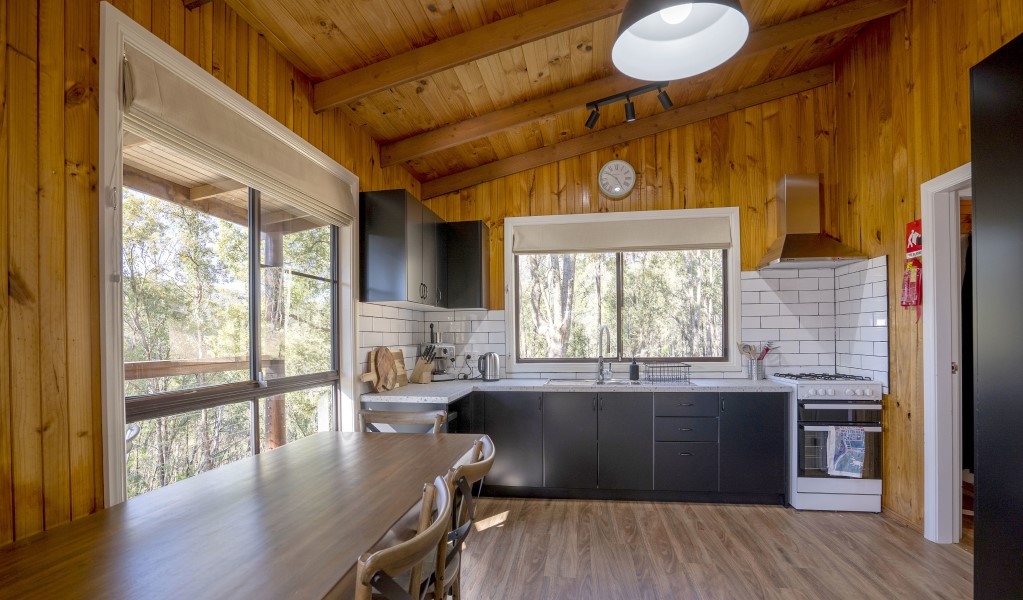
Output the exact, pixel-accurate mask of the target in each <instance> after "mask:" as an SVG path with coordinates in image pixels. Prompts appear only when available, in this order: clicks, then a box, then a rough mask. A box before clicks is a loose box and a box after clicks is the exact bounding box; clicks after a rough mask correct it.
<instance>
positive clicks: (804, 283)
mask: <svg viewBox="0 0 1023 600" xmlns="http://www.w3.org/2000/svg"><path fill="white" fill-rule="evenodd" d="M819 287H820V283H819V282H818V281H817V278H816V277H813V278H808V279H786V280H784V281H782V282H781V289H783V290H813V291H816V290H817V289H819Z"/></svg>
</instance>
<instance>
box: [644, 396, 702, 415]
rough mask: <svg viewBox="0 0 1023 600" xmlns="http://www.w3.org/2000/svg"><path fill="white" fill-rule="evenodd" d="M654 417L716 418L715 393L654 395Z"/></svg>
mask: <svg viewBox="0 0 1023 600" xmlns="http://www.w3.org/2000/svg"><path fill="white" fill-rule="evenodd" d="M654 416H657V417H716V416H718V394H717V392H667V393H658V394H654Z"/></svg>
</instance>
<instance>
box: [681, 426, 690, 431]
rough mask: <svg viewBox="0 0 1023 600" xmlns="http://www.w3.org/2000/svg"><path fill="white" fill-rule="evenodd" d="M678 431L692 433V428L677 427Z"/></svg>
mask: <svg viewBox="0 0 1023 600" xmlns="http://www.w3.org/2000/svg"><path fill="white" fill-rule="evenodd" d="M678 430H679V431H692V430H693V428H692V427H679V428H678Z"/></svg>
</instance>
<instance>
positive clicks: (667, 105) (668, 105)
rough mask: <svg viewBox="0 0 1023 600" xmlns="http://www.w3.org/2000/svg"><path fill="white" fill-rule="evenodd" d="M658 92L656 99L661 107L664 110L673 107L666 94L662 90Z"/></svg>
mask: <svg viewBox="0 0 1023 600" xmlns="http://www.w3.org/2000/svg"><path fill="white" fill-rule="evenodd" d="M658 91H659V92H660V94H657V99H658V100H660V101H661V106H662V107H664V110H668V109H669V108H671V107H672V106H675V104H674V103H673V102H672V101H671V98H669V97H668V92H666V91H664V90H658Z"/></svg>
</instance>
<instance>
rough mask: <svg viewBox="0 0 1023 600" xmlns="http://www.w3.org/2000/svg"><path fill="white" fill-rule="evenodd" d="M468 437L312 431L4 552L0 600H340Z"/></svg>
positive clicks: (454, 459)
mask: <svg viewBox="0 0 1023 600" xmlns="http://www.w3.org/2000/svg"><path fill="white" fill-rule="evenodd" d="M477 437H478V436H474V435H465V434H443V435H434V434H394V433H338V432H330V433H318V434H316V435H313V436H310V437H308V438H305V439H302V440H298V441H295V442H292V443H290V444H287V445H286V446H283V447H281V448H278V449H276V450H273V451H271V452H265V453H262V454H259V455H258V456H254V457H250V458H246V459H243V460H240V461H237V462H235V463H232V464H229V465H226V466H223V467H220V468H218V469H215V470H213V471H210V472H208V473H203V474H201V475H198V476H196V477H193V478H191V479H187V480H185V481H181V482H178V483H175V484H173V485H171V486H168V487H165V488H162V489H159V490H156V491H153V492H150V493H148V494H143V495H141V496H138V497H136V498H132V499H131V500H129V501H127V502H124V503H122V504H119V505H117V506H114V507H111V508H109V509H106V510H102V511H99V512H97V513H96V514H93V515H90V516H88V517H85V518H84V519H81V520H78V521H75V522H74V523H71V524H70V525H66V526H63V527H59V528H57V529H54V530H52V531H48V532H45V533H42V534H39V535H37V536H33V537H31V538H27V539H25V540H22V541H19V542H17V543H15V544H13V545H11V546H7V547H4V548H0V597H16V598H35V597H39V598H100V597H103V598H147V599H151V598H170V597H174V598H241V597H245V598H324V597H328V598H335V597H350V596H351V595H352V593H353V592H354V582H355V569H356V563H357V561H358V558H359V555H360V554H362V553H363V552H365V551H366V550H367V549H369V548H371V547H372V546H373V545H374V544H375V543H376V542H377V541H379V540H380V538H382V537H383V535H384V534H385V533H386V532H387V530H388V529H390V527H391V526H392V525H393V524H394V523H395V522H397V520H398V519H399V518H400V517H401V516H402V515H404V514H405V513H406V512H407V511H408V510H409V509H410V508H412V507H413V506H414V505H415V504H416V502H418V501H419V499H420V498H421V496H422V486H423V484H424V483H426V482H428V481H433V479H434V477H435V476H437V475H440V474H443V473H444V472H446V471H447V469H448V468H450V467H452V466H453V465H455V464H456V463H457V462H458V461H459V459H460V458H462V457H463V456H464V455H465V454H466V453H467V452H468V451H469V450H470V449H471V447H472V443H473V441H474V440H475V439H476V438H477Z"/></svg>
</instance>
